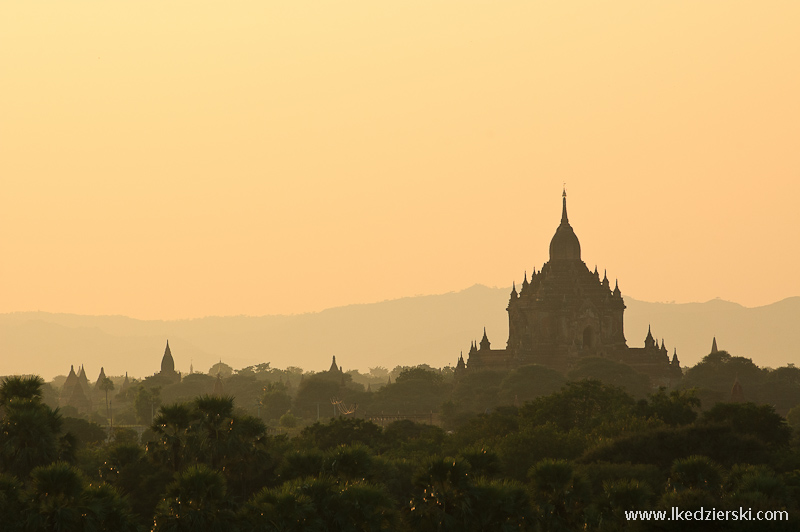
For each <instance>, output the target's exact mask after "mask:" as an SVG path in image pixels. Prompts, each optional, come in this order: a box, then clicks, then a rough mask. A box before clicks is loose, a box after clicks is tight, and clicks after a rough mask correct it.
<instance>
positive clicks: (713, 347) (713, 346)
mask: <svg viewBox="0 0 800 532" xmlns="http://www.w3.org/2000/svg"><path fill="white" fill-rule="evenodd" d="M711 352H712V353H718V352H719V349H717V337H716V336H715V337H714V340H712V341H711Z"/></svg>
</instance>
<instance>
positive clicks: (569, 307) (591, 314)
mask: <svg viewBox="0 0 800 532" xmlns="http://www.w3.org/2000/svg"><path fill="white" fill-rule="evenodd" d="M506 310H507V311H508V342H506V347H505V349H492V347H491V342H490V341H489V338H488V336H487V335H486V329H485V328H484V330H483V338H482V339H481V340H480V343H477V342H472V344H471V345H470V349H469V354H468V358H467V360H466V361H465V360H464V356H463V354H462V355H461V356H460V357H459V359H458V363H457V365H456V372H457V373H460V372H464V371H475V370H503V371H508V370H511V369H514V368H518V367H521V366H527V365H531V364H539V365H542V366H546V367H549V368H553V369H556V370H558V371H560V372H563V373H566V372H567V371H569V370H570V369H571V368H573V367H575V365H576V364H577V362H578V360H580V359H582V358H586V357H602V358H605V359H609V360H613V361H616V362H622V363H625V364H627V365H629V366H631V367H633V368H634V369H635V370H637V371H639V372H641V373H644V374H646V375H648V376H649V377H650V379H651V380H652V382H653V384H654V385H657V386H661V385H663V386H669V385H671V384H672V383H675V382H676V381H677V380H679V379H680V378H681V368H680V362H679V361H678V355H677V351H675V352H674V353H673V355H672V359H670V357H669V353H668V352H667V348H666V346H665V344H664V340H663V339H662V340H661V345H660V346H659V345H658V342H657V341H656V339H655V338H654V337H653V335H652V334H651V332H650V330H649V329H648V331H647V337H646V338H645V340H644V347H628V344H627V342H626V340H625V334H624V327H623V314H624V312H625V302H624V300H623V298H622V293H621V292H620V289H619V283H618V282H617V281H615V282H614V288H613V289H612V288H611V283H610V282H609V280H608V277H607V275H606V274H605V272H604V274H603V278H602V279H600V274H599V272H598V270H597V268H596V267H595V270H594V272H592V271H591V270H589V268H588V267H587V266H586V264H585V263H584V262H583V261H582V260H581V244H580V242H579V241H578V237H577V235H576V234H575V231H573V229H572V226H571V225H570V224H569V218H568V217H567V193H566V190H565V191H564V192H563V195H562V210H561V223H560V225H559V226H558V228H557V229H556V233H555V235H553V238H552V240H551V241H550V260H549V261H548V262H546V263H545V264H544V265H543V266H542V268H541V270H539V271H536V269H535V268H534V270H533V271H532V272H531V278H530V281H528V276H527V273H526V274H525V277H524V278H523V281H522V284H521V285H520V290H519V292H517V287H516V282H515V283H514V287H513V288H512V290H511V296H510V299H509V301H508V307H507V309H506Z"/></svg>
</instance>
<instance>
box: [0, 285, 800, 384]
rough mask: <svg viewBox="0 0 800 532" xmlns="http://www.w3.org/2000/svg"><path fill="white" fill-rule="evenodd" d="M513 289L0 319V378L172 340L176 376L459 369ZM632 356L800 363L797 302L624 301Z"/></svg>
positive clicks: (501, 322)
mask: <svg viewBox="0 0 800 532" xmlns="http://www.w3.org/2000/svg"><path fill="white" fill-rule="evenodd" d="M509 292H510V289H509V288H487V287H485V286H481V285H475V286H473V287H471V288H468V289H466V290H462V291H460V292H453V293H448V294H441V295H431V296H417V297H408V298H403V299H397V300H392V301H383V302H379V303H372V304H365V305H350V306H346V307H338V308H332V309H328V310H325V311H322V312H317V313H309V314H301V315H293V316H261V317H249V316H233V317H208V318H201V319H193V320H175V321H157V320H150V321H146V320H136V319H132V318H126V317H123V316H79V315H72V314H50V313H44V312H24V313H23V312H20V313H11V314H2V315H0V357H2V358H0V374H13V373H36V374H40V375H42V376H43V377H45V378H46V379H50V378H52V377H54V376H56V375H64V374H66V373H67V372H69V367H70V365H72V364H74V365H80V364H83V365H84V366H85V368H86V371H87V374H88V376H89V378H90V379H92V380H93V379H95V378H96V377H97V374H98V373H99V371H100V366H104V367H105V372H106V374H107V375H120V374H123V373H125V372H126V371H127V372H128V373H129V374H130V375H132V376H139V377H143V376H147V375H152V374H153V373H155V372H156V371H158V369H159V367H160V361H161V355H162V354H163V352H164V345H165V343H166V340H167V339H169V341H170V348H171V350H172V354H173V356H174V358H175V364H176V369H177V370H178V371H182V372H187V371H188V370H189V365H190V363H191V364H192V365H193V366H194V369H195V371H203V372H205V371H207V370H208V368H209V367H211V365H212V364H214V363H215V362H218V361H219V360H220V359H222V361H223V362H226V363H227V364H230V365H231V366H233V367H234V368H241V367H244V366H248V365H251V364H258V363H261V362H267V361H268V362H271V363H272V366H273V367H287V366H300V367H302V368H304V369H306V370H316V371H319V370H323V369H327V368H328V367H329V365H330V360H331V356H332V355H336V360H337V361H338V362H339V363H340V364H342V365H343V366H344V369H345V370H348V369H352V368H358V369H361V370H367V369H368V368H369V367H374V366H385V367H387V368H389V369H391V368H393V367H394V366H396V365H414V364H421V363H427V364H430V365H432V366H444V365H447V364H453V365H454V364H455V362H456V360H457V358H458V355H459V352H461V351H462V350H463V351H465V352H466V351H467V350H468V349H469V345H470V342H471V341H472V340H477V339H480V337H481V335H482V334H483V327H484V326H485V327H486V331H487V333H488V336H489V339H490V340H491V341H492V344H493V345H494V346H497V347H503V346H505V342H506V339H507V338H508V321H507V314H506V312H505V308H506V305H507V303H508V294H509ZM625 302H626V304H627V306H628V309H627V311H626V313H625V316H626V318H625V335H626V337H627V339H628V345H630V346H632V347H636V346H641V345H642V343H643V340H644V337H645V335H646V334H647V327H648V324H650V325H651V326H652V331H653V334H654V335H655V336H656V337H657V338H659V340H660V339H661V338H662V337H663V338H664V339H665V341H666V345H667V347H668V348H669V350H670V353H672V349H673V347H676V348H677V349H678V357H679V358H680V360H681V362H682V364H683V365H684V366H686V365H692V364H694V363H696V362H697V361H699V360H700V359H701V358H702V357H703V356H704V355H706V354H707V353H708V351H709V350H710V347H711V339H712V337H713V336H716V337H717V343H718V345H719V348H720V349H725V350H727V351H729V352H731V353H732V354H734V355H738V356H745V357H749V358H752V359H753V361H754V362H755V363H756V364H758V365H759V366H770V367H778V366H782V365H786V364H787V363H790V362H794V361H796V360H798V354H799V353H798V347H797V345H796V343H794V342H793V341H792V338H793V335H792V334H791V333H792V332H793V331H794V325H795V324H796V323H798V322H799V321H800V297H793V298H789V299H785V300H783V301H779V302H777V303H773V304H771V305H766V306H763V307H756V308H746V307H742V306H741V305H738V304H736V303H729V302H726V301H721V300H712V301H708V302H706V303H686V304H674V303H647V302H642V301H637V300H635V299H633V298H630V297H626V298H625Z"/></svg>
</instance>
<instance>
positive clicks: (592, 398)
mask: <svg viewBox="0 0 800 532" xmlns="http://www.w3.org/2000/svg"><path fill="white" fill-rule="evenodd" d="M633 407H634V401H633V398H632V397H631V396H630V395H628V394H627V393H625V392H624V391H623V390H622V389H620V388H617V387H615V386H608V385H605V384H603V383H601V382H600V381H597V380H583V381H579V382H568V383H567V385H566V386H564V388H563V389H562V390H561V391H560V392H559V393H555V394H553V395H549V396H547V397H540V398H538V399H536V400H534V401H532V402H530V403H527V404H525V405H524V406H523V407H521V408H520V416H521V417H522V419H523V420H525V421H526V422H528V423H530V424H532V425H542V424H544V423H553V424H555V425H556V426H557V427H558V428H559V429H560V430H563V431H569V430H572V429H579V430H581V431H583V432H584V433H587V432H590V431H591V430H592V429H594V428H595V427H599V426H600V425H602V424H603V423H606V422H611V421H616V420H618V419H619V418H622V417H625V416H627V415H630V414H631V413H632V412H633Z"/></svg>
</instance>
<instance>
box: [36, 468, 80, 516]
mask: <svg viewBox="0 0 800 532" xmlns="http://www.w3.org/2000/svg"><path fill="white" fill-rule="evenodd" d="M31 479H32V484H31V489H30V500H29V503H28V505H29V511H28V512H27V516H26V525H27V526H26V528H28V529H30V530H81V529H82V526H81V524H82V523H81V513H82V512H81V510H82V508H81V504H80V502H81V495H82V494H83V485H84V480H83V476H82V475H81V473H80V472H79V471H78V470H77V469H75V468H74V467H72V466H71V465H69V464H67V463H64V462H58V463H55V464H52V465H49V466H46V467H37V468H36V469H34V470H33V471H32V472H31Z"/></svg>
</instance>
